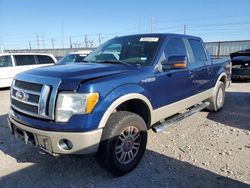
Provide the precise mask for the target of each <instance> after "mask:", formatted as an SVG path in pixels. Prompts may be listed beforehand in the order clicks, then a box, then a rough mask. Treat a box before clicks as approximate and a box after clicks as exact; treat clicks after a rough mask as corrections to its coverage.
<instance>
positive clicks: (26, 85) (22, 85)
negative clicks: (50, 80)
mask: <svg viewBox="0 0 250 188" xmlns="http://www.w3.org/2000/svg"><path fill="white" fill-rule="evenodd" d="M15 86H16V87H18V88H21V89H27V90H31V91H36V92H41V90H42V87H43V85H42V84H35V83H29V82H24V81H20V80H16V81H15Z"/></svg>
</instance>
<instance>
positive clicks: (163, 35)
mask: <svg viewBox="0 0 250 188" xmlns="http://www.w3.org/2000/svg"><path fill="white" fill-rule="evenodd" d="M126 36H141V37H181V38H193V39H199V40H200V39H201V38H200V37H196V36H191V35H183V34H176V33H143V34H133V35H125V36H117V37H126Z"/></svg>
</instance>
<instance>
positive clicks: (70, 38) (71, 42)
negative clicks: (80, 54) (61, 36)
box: [69, 37, 72, 48]
mask: <svg viewBox="0 0 250 188" xmlns="http://www.w3.org/2000/svg"><path fill="white" fill-rule="evenodd" d="M69 44H70V48H72V42H71V37H69Z"/></svg>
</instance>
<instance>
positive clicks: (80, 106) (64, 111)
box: [56, 93, 99, 122]
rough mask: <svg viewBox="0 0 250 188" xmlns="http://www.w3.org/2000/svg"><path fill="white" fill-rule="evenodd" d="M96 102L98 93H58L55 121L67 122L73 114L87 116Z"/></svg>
mask: <svg viewBox="0 0 250 188" xmlns="http://www.w3.org/2000/svg"><path fill="white" fill-rule="evenodd" d="M98 100H99V94H98V93H89V94H82V93H59V94H58V98H57V103H56V121H57V122H67V121H68V120H69V119H70V117H71V116H72V115H74V114H89V113H91V112H92V110H93V109H94V107H95V105H96V103H97V102H98Z"/></svg>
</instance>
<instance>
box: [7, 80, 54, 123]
mask: <svg viewBox="0 0 250 188" xmlns="http://www.w3.org/2000/svg"><path fill="white" fill-rule="evenodd" d="M51 91H52V87H51V86H49V85H45V84H38V83H29V82H26V81H21V80H14V81H13V84H12V87H11V106H12V107H13V108H14V109H15V110H17V111H19V112H22V113H24V114H28V115H31V116H35V117H40V118H46V119H52V115H51V114H49V110H48V108H49V97H50V94H51Z"/></svg>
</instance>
